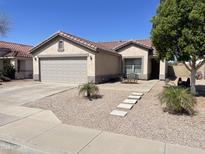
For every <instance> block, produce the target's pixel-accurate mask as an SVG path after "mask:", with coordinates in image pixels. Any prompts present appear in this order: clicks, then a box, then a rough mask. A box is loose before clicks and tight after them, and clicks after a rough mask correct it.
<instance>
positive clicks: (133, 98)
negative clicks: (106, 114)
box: [110, 92, 144, 117]
mask: <svg viewBox="0 0 205 154" xmlns="http://www.w3.org/2000/svg"><path fill="white" fill-rule="evenodd" d="M143 95H144V94H143V93H138V92H132V94H131V95H130V96H128V99H125V100H124V101H123V102H122V103H120V104H119V105H118V106H117V108H119V109H125V110H131V109H132V107H133V106H134V105H135V104H136V103H137V101H138V100H139V99H140V98H141V97H142V96H143ZM127 113H128V112H127V111H122V110H113V111H112V112H111V113H110V115H114V116H120V117H125V116H126V115H127Z"/></svg>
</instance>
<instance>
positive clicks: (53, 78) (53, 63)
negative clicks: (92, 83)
mask: <svg viewBox="0 0 205 154" xmlns="http://www.w3.org/2000/svg"><path fill="white" fill-rule="evenodd" d="M40 72H41V81H42V82H64V83H69V84H81V83H85V82H87V58H86V57H82V58H42V59H40Z"/></svg>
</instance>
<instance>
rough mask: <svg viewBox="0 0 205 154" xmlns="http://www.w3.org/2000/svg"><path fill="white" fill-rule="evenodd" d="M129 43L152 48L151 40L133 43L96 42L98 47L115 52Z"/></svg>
mask: <svg viewBox="0 0 205 154" xmlns="http://www.w3.org/2000/svg"><path fill="white" fill-rule="evenodd" d="M129 42H134V43H137V44H139V45H142V46H144V47H147V48H152V43H151V40H148V39H147V40H132V41H111V42H96V44H97V45H98V46H104V47H106V48H109V49H111V50H115V49H116V48H117V47H119V46H123V45H124V44H127V43H129Z"/></svg>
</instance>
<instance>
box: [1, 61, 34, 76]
mask: <svg viewBox="0 0 205 154" xmlns="http://www.w3.org/2000/svg"><path fill="white" fill-rule="evenodd" d="M9 65H12V66H13V67H14V69H15V79H31V78H32V76H33V71H32V67H33V64H32V59H27V58H8V57H6V58H5V57H1V58H0V72H3V71H4V69H5V67H6V66H9Z"/></svg>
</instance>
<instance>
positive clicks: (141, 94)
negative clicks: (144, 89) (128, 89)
mask: <svg viewBox="0 0 205 154" xmlns="http://www.w3.org/2000/svg"><path fill="white" fill-rule="evenodd" d="M132 95H137V96H143V95H144V94H143V93H137V92H133V93H132Z"/></svg>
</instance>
